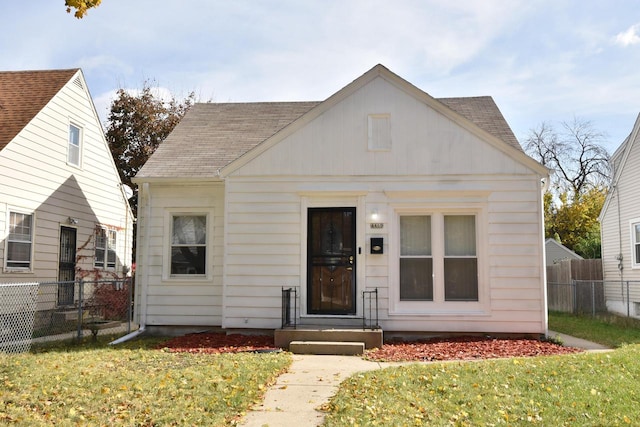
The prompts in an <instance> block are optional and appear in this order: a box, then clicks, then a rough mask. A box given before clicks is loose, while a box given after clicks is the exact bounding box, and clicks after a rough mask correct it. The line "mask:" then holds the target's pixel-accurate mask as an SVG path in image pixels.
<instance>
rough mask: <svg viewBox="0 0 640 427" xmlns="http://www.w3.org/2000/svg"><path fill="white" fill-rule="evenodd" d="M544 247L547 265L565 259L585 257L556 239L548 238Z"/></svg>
mask: <svg viewBox="0 0 640 427" xmlns="http://www.w3.org/2000/svg"><path fill="white" fill-rule="evenodd" d="M544 247H545V254H546V255H545V258H546V262H547V265H554V264H557V263H559V262H560V261H563V260H565V259H584V258H583V257H581V256H580V255H578V254H577V253H575V252H574V251H572V250H571V249H569V248H568V247H566V246H565V245H563V244H562V243H560V242H558V241H557V240H556V239H552V238H548V239H547V240H545V242H544Z"/></svg>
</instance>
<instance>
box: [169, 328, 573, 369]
mask: <svg viewBox="0 0 640 427" xmlns="http://www.w3.org/2000/svg"><path fill="white" fill-rule="evenodd" d="M158 348H162V349H165V350H167V351H172V352H188V353H205V354H217V353H238V352H266V351H277V350H278V349H277V348H276V347H275V346H274V343H273V337H270V336H265V335H241V334H229V335H227V334H225V333H209V332H205V333H197V334H188V335H184V336H180V337H175V338H172V339H170V340H168V341H165V342H163V343H161V344H160V345H158ZM581 351H583V350H581V349H578V348H574V347H563V346H561V345H559V344H556V343H553V342H549V341H539V340H534V339H497V338H490V337H455V338H435V339H430V340H424V341H411V342H396V341H393V342H387V343H385V344H384V345H383V346H382V348H379V349H372V350H367V351H366V354H365V357H366V358H367V359H369V360H375V361H385V362H399V361H434V360H472V359H495V358H502V357H526V356H549V355H556V354H571V353H579V352H581Z"/></svg>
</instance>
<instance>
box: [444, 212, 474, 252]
mask: <svg viewBox="0 0 640 427" xmlns="http://www.w3.org/2000/svg"><path fill="white" fill-rule="evenodd" d="M444 254H445V256H451V255H454V256H461V255H462V256H474V255H475V254H476V217H475V216H473V215H447V216H445V217H444Z"/></svg>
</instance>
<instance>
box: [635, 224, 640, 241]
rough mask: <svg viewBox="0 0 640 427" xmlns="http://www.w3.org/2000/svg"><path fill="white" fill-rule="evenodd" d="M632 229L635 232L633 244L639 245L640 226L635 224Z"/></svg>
mask: <svg viewBox="0 0 640 427" xmlns="http://www.w3.org/2000/svg"><path fill="white" fill-rule="evenodd" d="M634 228H635V230H636V233H635V234H636V240H635V242H634V243H640V224H635V225H634Z"/></svg>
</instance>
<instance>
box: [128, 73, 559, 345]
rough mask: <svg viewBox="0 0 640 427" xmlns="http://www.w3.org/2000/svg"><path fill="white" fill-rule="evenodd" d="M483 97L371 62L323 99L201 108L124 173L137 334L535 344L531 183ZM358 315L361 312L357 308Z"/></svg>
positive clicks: (535, 220) (533, 170) (538, 292)
mask: <svg viewBox="0 0 640 427" xmlns="http://www.w3.org/2000/svg"><path fill="white" fill-rule="evenodd" d="M547 177H548V171H547V170H546V168H544V167H543V166H541V165H540V164H539V163H537V162H536V161H534V160H533V159H531V158H530V157H528V156H527V155H525V153H524V152H523V151H522V149H521V147H520V145H519V144H518V141H517V140H516V138H515V136H514V135H513V132H512V131H511V129H510V128H509V126H508V125H507V123H506V121H505V120H504V118H503V116H502V114H501V113H500V111H499V110H498V108H497V106H496V105H495V103H494V102H493V99H491V98H490V97H473V98H445V99H434V98H433V97H431V96H430V95H428V94H427V93H425V92H423V91H422V90H420V89H418V88H417V87H415V86H413V85H412V84H410V83H408V82H407V81H405V80H403V79H402V78H400V77H399V76H397V75H396V74H394V73H392V72H391V71H389V70H388V69H387V68H385V67H383V66H382V65H377V66H375V67H373V68H372V69H371V70H369V71H368V72H366V73H365V74H364V75H362V76H361V77H359V78H357V79H356V80H355V81H353V82H352V83H350V84H348V85H347V86H346V87H344V88H343V89H341V90H339V91H338V92H337V93H335V94H334V95H332V96H330V97H329V98H328V99H326V100H325V101H322V102H274V103H229V104H216V103H208V104H196V105H195V106H193V107H192V108H191V110H189V112H188V113H187V114H186V116H185V117H184V119H183V120H182V121H181V122H180V123H179V125H178V126H177V127H176V128H175V130H174V131H173V133H172V134H171V135H170V136H169V137H168V138H167V140H166V141H165V142H163V143H162V144H161V145H160V147H159V148H158V150H157V151H156V152H155V153H154V154H153V155H152V156H151V158H150V159H149V161H148V162H147V163H146V164H145V166H144V167H143V168H142V170H141V171H140V172H139V173H138V175H137V177H136V178H135V182H136V183H137V184H138V185H139V215H138V217H139V222H138V228H137V230H138V239H137V242H138V246H137V260H136V262H137V285H136V292H137V295H136V302H137V307H136V309H137V316H138V321H139V322H140V323H141V325H142V326H144V327H146V328H153V327H162V326H200V327H206V326H221V327H223V328H228V329H236V328H260V329H275V328H279V327H280V324H281V316H282V311H281V308H282V298H281V296H282V288H283V287H285V288H289V287H293V288H296V289H297V291H298V296H299V301H298V313H297V316H299V319H297V320H298V322H303V323H304V322H306V323H313V324H315V325H318V324H320V325H322V324H332V322H335V321H336V320H337V321H342V322H347V321H349V320H357V319H359V318H361V316H363V315H365V313H364V310H363V300H362V293H363V291H366V290H374V289H377V290H378V297H379V301H378V303H379V322H380V325H381V326H382V328H383V329H384V330H385V331H429V332H487V333H491V332H494V333H529V334H544V333H546V328H547V307H546V291H545V261H544V238H543V231H544V224H543V215H542V193H543V188H542V186H543V184H542V182H544V181H545V180H546V179H547ZM367 308H368V307H367Z"/></svg>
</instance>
